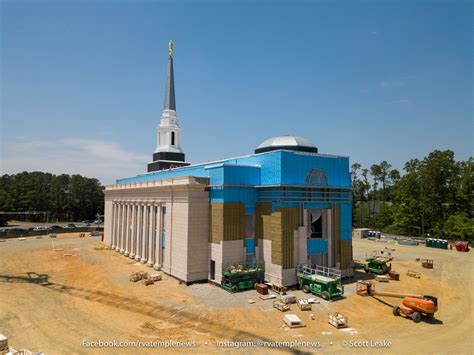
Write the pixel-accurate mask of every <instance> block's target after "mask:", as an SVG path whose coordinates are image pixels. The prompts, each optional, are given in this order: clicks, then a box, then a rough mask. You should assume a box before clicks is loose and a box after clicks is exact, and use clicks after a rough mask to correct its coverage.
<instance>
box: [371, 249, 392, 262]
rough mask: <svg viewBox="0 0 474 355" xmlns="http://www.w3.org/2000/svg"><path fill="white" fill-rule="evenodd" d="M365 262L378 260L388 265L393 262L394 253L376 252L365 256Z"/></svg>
mask: <svg viewBox="0 0 474 355" xmlns="http://www.w3.org/2000/svg"><path fill="white" fill-rule="evenodd" d="M365 260H366V261H368V260H376V261H379V262H381V263H386V262H389V261H392V260H393V256H392V253H390V252H388V251H384V250H374V251H372V252H370V253H367V254H365Z"/></svg>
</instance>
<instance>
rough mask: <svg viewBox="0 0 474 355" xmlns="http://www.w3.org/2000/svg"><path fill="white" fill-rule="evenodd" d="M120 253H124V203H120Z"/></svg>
mask: <svg viewBox="0 0 474 355" xmlns="http://www.w3.org/2000/svg"><path fill="white" fill-rule="evenodd" d="M120 210H121V211H120V215H121V217H120V253H121V254H123V253H124V252H125V203H124V202H122V203H120Z"/></svg>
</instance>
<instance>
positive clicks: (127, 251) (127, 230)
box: [123, 202, 131, 256]
mask: <svg viewBox="0 0 474 355" xmlns="http://www.w3.org/2000/svg"><path fill="white" fill-rule="evenodd" d="M125 210H126V218H125V233H124V237H125V248H124V249H125V253H123V255H125V256H129V255H130V210H131V209H130V202H127V204H126V205H125Z"/></svg>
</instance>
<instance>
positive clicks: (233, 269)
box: [222, 260, 265, 275]
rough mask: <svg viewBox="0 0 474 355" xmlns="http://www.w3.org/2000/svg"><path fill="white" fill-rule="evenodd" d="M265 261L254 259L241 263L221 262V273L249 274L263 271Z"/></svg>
mask: <svg viewBox="0 0 474 355" xmlns="http://www.w3.org/2000/svg"><path fill="white" fill-rule="evenodd" d="M264 272H265V263H264V262H260V261H256V260H247V261H245V262H243V263H222V274H223V275H224V274H225V273H230V274H245V273H248V274H251V273H264Z"/></svg>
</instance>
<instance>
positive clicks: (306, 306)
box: [296, 299, 311, 311]
mask: <svg viewBox="0 0 474 355" xmlns="http://www.w3.org/2000/svg"><path fill="white" fill-rule="evenodd" d="M296 304H297V305H298V307H300V309H301V310H302V311H311V303H309V302H308V300H304V299H299V300H298V301H296Z"/></svg>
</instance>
